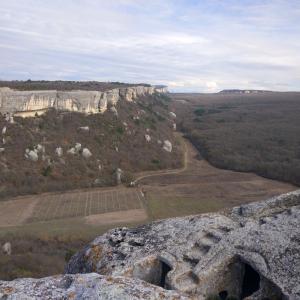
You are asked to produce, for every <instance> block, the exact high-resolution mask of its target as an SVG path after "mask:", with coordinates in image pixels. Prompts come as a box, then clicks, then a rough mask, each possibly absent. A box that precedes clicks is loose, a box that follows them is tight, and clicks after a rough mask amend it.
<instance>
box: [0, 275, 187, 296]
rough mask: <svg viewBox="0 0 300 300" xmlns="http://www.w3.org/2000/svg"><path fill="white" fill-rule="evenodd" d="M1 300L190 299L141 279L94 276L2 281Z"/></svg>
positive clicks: (0, 286)
mask: <svg viewBox="0 0 300 300" xmlns="http://www.w3.org/2000/svg"><path fill="white" fill-rule="evenodd" d="M0 299H5V300H21V299H22V300H29V299H30V300H35V299H43V300H62V299H74V300H82V299H89V300H97V299H98V300H110V299H119V300H121V299H122V300H138V299H140V300H141V299H145V300H156V299H165V300H187V299H188V298H186V297H184V296H182V295H180V294H179V293H178V292H176V291H167V290H164V289H162V288H159V287H157V286H154V285H151V284H149V283H147V282H144V281H142V280H138V279H134V278H125V277H108V276H102V275H99V274H95V273H91V274H77V275H64V276H63V275H59V276H52V277H46V278H42V279H33V278H27V279H16V280H14V281H10V282H5V281H2V282H0Z"/></svg>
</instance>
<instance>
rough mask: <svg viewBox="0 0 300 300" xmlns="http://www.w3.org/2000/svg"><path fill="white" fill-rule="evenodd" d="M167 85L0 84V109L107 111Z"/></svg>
mask: <svg viewBox="0 0 300 300" xmlns="http://www.w3.org/2000/svg"><path fill="white" fill-rule="evenodd" d="M166 92H167V89H166V87H160V86H133V87H124V88H115V89H112V90H107V91H103V92H101V91H80V90H79V91H57V90H48V91H47V90H43V91H17V90H12V89H10V88H0V112H1V113H3V114H15V115H16V116H22V117H26V116H34V114H26V112H37V113H38V114H39V113H41V112H42V111H43V110H47V109H49V108H55V109H58V110H67V111H78V112H83V113H88V114H91V113H103V112H105V111H106V110H107V108H108V106H109V105H112V106H114V105H116V104H117V102H118V101H120V100H121V99H125V100H126V101H130V102H131V101H133V100H135V99H137V98H138V97H140V96H144V95H152V94H154V93H166Z"/></svg>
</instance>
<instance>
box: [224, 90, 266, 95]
mask: <svg viewBox="0 0 300 300" xmlns="http://www.w3.org/2000/svg"><path fill="white" fill-rule="evenodd" d="M270 92H271V91H266V90H239V89H230V90H222V91H220V92H219V94H258V93H270Z"/></svg>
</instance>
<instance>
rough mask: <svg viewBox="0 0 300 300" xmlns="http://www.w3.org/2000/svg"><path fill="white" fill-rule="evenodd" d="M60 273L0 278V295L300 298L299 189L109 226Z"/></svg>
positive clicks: (74, 297)
mask: <svg viewBox="0 0 300 300" xmlns="http://www.w3.org/2000/svg"><path fill="white" fill-rule="evenodd" d="M66 273H70V274H69V275H64V276H62V275H60V276H54V277H48V278H43V279H19V280H15V281H12V282H4V281H2V282H1V281H0V299H200V300H201V299H203V300H204V299H216V298H209V297H210V296H219V297H220V298H221V299H229V297H234V298H231V299H247V300H250V299H251V300H265V299H272V300H273V299H274V300H277V299H278V300H279V299H284V300H285V299H291V300H296V299H300V284H299V283H300V190H298V191H295V192H292V193H288V194H284V195H281V196H279V197H275V198H271V199H269V200H267V201H264V202H257V203H251V204H247V205H242V206H240V207H235V208H233V209H231V210H228V211H224V212H220V213H210V214H203V215H195V216H188V217H182V218H173V219H167V220H162V221H157V222H153V223H150V224H146V225H143V226H140V227H137V228H133V229H129V228H117V229H113V230H111V231H109V232H107V233H106V234H104V235H102V236H100V237H98V238H96V239H95V240H94V241H93V242H91V243H90V244H89V245H87V246H86V247H85V248H84V249H83V250H82V251H80V252H78V253H77V254H76V255H75V256H73V257H72V259H71V260H70V262H69V264H68V265H67V267H66ZM80 273H81V274H80ZM71 274H74V275H71ZM99 274H100V275H99ZM184 297H185V298H184Z"/></svg>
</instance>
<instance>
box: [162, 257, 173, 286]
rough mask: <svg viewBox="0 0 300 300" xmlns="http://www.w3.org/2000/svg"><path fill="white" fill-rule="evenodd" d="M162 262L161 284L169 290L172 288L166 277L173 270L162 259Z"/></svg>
mask: <svg viewBox="0 0 300 300" xmlns="http://www.w3.org/2000/svg"><path fill="white" fill-rule="evenodd" d="M160 263H161V278H160V284H159V286H160V287H162V288H165V289H167V290H168V289H170V287H169V286H168V284H167V283H166V277H167V274H168V273H169V272H170V271H171V270H172V268H171V267H170V266H169V265H168V264H166V263H165V262H163V261H160Z"/></svg>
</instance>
